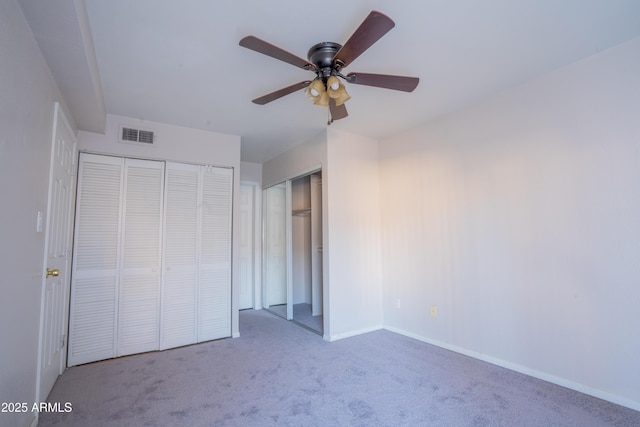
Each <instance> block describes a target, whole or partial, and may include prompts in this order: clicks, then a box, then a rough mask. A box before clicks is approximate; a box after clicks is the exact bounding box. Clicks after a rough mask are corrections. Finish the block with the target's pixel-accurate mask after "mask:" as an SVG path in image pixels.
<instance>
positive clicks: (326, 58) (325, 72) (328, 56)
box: [307, 42, 342, 80]
mask: <svg viewBox="0 0 640 427" xmlns="http://www.w3.org/2000/svg"><path fill="white" fill-rule="evenodd" d="M341 47H342V45H341V44H339V43H334V42H322V43H318V44H315V45H313V46H312V47H311V49H309V52H308V53H307V58H308V59H309V62H311V63H312V64H314V65H315V66H316V67H317V70H318V77H321V78H322V79H323V80H326V79H327V78H329V77H330V76H331V73H332V71H333V70H334V66H333V58H334V57H335V56H336V53H338V51H339V50H340V48H341ZM336 71H337V70H336Z"/></svg>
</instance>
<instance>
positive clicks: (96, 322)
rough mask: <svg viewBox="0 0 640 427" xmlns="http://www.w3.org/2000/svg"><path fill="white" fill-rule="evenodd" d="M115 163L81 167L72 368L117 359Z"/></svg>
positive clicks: (90, 160)
mask: <svg viewBox="0 0 640 427" xmlns="http://www.w3.org/2000/svg"><path fill="white" fill-rule="evenodd" d="M123 166H124V160H123V159H121V158H117V157H105V156H94V155H88V154H82V155H81V156H80V163H79V177H78V196H77V205H76V228H75V244H74V261H73V273H72V283H71V304H70V313H69V316H70V318H69V322H70V323H69V355H68V364H69V366H73V365H78V364H81V363H87V362H92V361H95V360H101V359H107V358H110V357H114V356H115V355H116V326H117V324H116V319H117V304H116V301H117V290H118V288H117V282H118V247H119V244H120V242H119V235H120V207H121V194H122V169H123Z"/></svg>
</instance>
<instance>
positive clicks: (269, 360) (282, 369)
mask: <svg viewBox="0 0 640 427" xmlns="http://www.w3.org/2000/svg"><path fill="white" fill-rule="evenodd" d="M240 333H241V337H240V338H235V339H225V340H220V341H212V342H208V343H203V344H198V345H193V346H189V347H183V348H178V349H173V350H167V351H162V352H153V353H147V354H141V355H136V356H129V357H124V358H120V359H113V360H108V361H104V362H97V363H93V364H88V365H83V366H77V367H73V368H70V369H68V370H67V371H66V372H65V373H64V374H63V375H62V376H61V377H60V378H59V379H58V382H57V383H56V385H55V387H54V389H53V391H52V392H51V395H50V396H49V401H50V402H61V403H62V405H63V406H64V403H65V402H70V403H71V404H72V407H73V411H72V412H70V413H43V414H42V415H41V419H40V424H39V425H40V426H42V427H46V426H54V425H56V426H64V427H72V426H81V427H86V426H118V427H123V426H136V427H138V426H399V425H407V426H510V427H513V426H536V427H540V426H639V425H640V412H637V411H633V410H631V409H628V408H624V407H621V406H618V405H614V404H612V403H609V402H605V401H602V400H599V399H596V398H593V397H590V396H587V395H584V394H581V393H577V392H574V391H571V390H568V389H565V388H562V387H559V386H556V385H553V384H549V383H546V382H544V381H540V380H537V379H534V378H531V377H528V376H526V375H522V374H518V373H515V372H512V371H509V370H506V369H503V368H500V367H497V366H494V365H490V364H487V363H484V362H481V361H478V360H475V359H472V358H469V357H465V356H462V355H459V354H456V353H452V352H449V351H447V350H443V349H440V348H437V347H434V346H431V345H428V344H425V343H422V342H419V341H416V340H413V339H411V338H407V337H404V336H401V335H398V334H394V333H392V332H389V331H384V330H380V331H376V332H371V333H368V334H363V335H359V336H356V337H352V338H348V339H344V340H340V341H336V342H333V343H329V342H326V341H324V340H322V338H321V337H319V336H318V335H316V334H314V333H313V332H310V331H308V330H306V329H304V328H300V327H298V326H296V325H294V324H292V323H290V322H287V321H286V320H283V319H281V318H279V317H276V316H274V315H272V314H270V313H267V312H265V311H264V310H262V311H252V310H247V311H243V312H241V313H240Z"/></svg>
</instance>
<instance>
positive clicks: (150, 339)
mask: <svg viewBox="0 0 640 427" xmlns="http://www.w3.org/2000/svg"><path fill="white" fill-rule="evenodd" d="M163 186H164V162H158V161H152V160H136V159H125V168H124V183H123V188H124V194H123V197H122V202H123V206H122V211H123V213H122V220H121V228H122V239H121V241H122V243H121V248H120V251H119V252H120V254H121V256H120V258H121V259H120V275H119V283H118V285H119V286H118V291H119V294H118V316H117V319H118V322H117V323H118V334H117V336H118V341H117V355H118V356H124V355H127V354H134V353H142V352H145V351H151V350H158V349H159V348H160V338H159V334H160V275H161V270H160V268H161V252H162V251H161V248H162V204H163Z"/></svg>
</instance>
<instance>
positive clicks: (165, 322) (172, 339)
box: [160, 162, 200, 349]
mask: <svg viewBox="0 0 640 427" xmlns="http://www.w3.org/2000/svg"><path fill="white" fill-rule="evenodd" d="M165 174H166V179H165V209H164V214H165V220H164V245H163V248H164V250H163V269H164V271H163V279H162V303H161V334H160V348H161V349H166V348H171V347H177V346H181V345H186V344H192V343H195V342H196V341H197V331H196V318H197V317H196V316H197V311H196V310H197V282H198V251H197V248H198V242H199V235H198V227H199V219H198V193H199V179H200V173H199V166H194V165H184V164H177V163H169V162H168V163H167V164H166V171H165Z"/></svg>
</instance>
